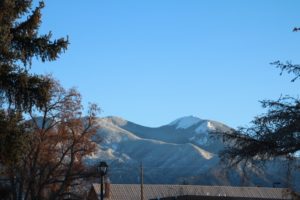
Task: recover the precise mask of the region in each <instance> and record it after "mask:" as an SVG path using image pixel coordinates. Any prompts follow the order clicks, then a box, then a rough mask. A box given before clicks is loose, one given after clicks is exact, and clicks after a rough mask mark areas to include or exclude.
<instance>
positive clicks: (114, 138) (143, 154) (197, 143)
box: [86, 116, 284, 186]
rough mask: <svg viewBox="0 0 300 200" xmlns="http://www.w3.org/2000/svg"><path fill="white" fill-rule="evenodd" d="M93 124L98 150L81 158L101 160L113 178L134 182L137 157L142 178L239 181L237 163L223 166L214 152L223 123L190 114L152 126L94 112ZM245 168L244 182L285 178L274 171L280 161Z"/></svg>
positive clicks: (151, 180)
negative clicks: (264, 166) (265, 166)
mask: <svg viewBox="0 0 300 200" xmlns="http://www.w3.org/2000/svg"><path fill="white" fill-rule="evenodd" d="M98 124H99V125H100V127H101V128H100V129H99V130H98V132H97V134H96V136H95V137H94V141H95V142H97V143H98V145H97V146H98V152H97V153H95V154H94V155H92V156H90V157H89V158H87V159H86V162H87V164H89V165H93V164H96V163H98V162H99V161H100V160H105V161H106V162H107V163H108V164H109V166H110V168H109V171H110V172H109V176H110V178H111V180H112V182H114V183H138V182H139V166H140V163H141V162H143V165H144V181H145V183H172V184H174V183H182V182H189V183H194V184H230V185H240V184H241V183H242V177H243V174H242V171H243V170H241V169H242V168H241V166H240V167H239V168H237V169H233V168H231V169H225V168H223V167H222V165H221V164H220V163H219V157H218V152H219V151H220V150H222V149H223V148H224V144H223V140H222V137H220V135H221V134H222V133H224V132H230V131H232V130H233V129H231V128H230V127H228V126H226V125H224V124H222V123H219V122H216V121H211V120H201V119H199V118H196V117H192V116H189V117H183V118H179V119H177V120H175V121H173V122H171V123H170V124H167V125H164V126H161V127H157V128H149V127H145V126H141V125H138V124H135V123H132V122H130V121H126V120H124V119H122V118H119V117H106V118H99V119H98ZM99 139H100V140H99ZM269 166H275V165H274V163H271V164H269ZM278 166H279V164H278ZM247 171H248V173H249V174H250V177H251V181H252V182H249V184H250V183H251V184H254V185H265V186H268V184H269V185H270V184H272V183H273V182H274V181H276V180H277V179H278V180H280V181H282V182H283V181H284V178H282V177H281V176H279V175H280V174H284V170H283V169H280V168H279V167H276V169H275V168H274V169H273V168H272V170H269V171H267V172H266V173H265V172H264V171H262V172H259V173H257V169H256V168H253V169H251V168H248V169H247ZM275 179H276V180H275Z"/></svg>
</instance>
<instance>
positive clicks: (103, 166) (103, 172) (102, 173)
mask: <svg viewBox="0 0 300 200" xmlns="http://www.w3.org/2000/svg"><path fill="white" fill-rule="evenodd" d="M107 168H108V165H107V164H106V162H100V165H99V166H98V173H100V178H101V189H100V199H101V200H103V178H104V176H105V175H106V173H107Z"/></svg>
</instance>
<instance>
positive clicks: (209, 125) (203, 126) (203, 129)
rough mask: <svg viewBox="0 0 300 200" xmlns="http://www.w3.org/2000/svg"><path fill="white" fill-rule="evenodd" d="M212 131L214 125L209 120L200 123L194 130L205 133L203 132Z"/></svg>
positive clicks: (214, 128) (214, 129)
mask: <svg viewBox="0 0 300 200" xmlns="http://www.w3.org/2000/svg"><path fill="white" fill-rule="evenodd" d="M212 131H216V127H215V126H214V125H213V123H212V122H210V121H207V122H205V123H202V124H201V125H200V126H198V127H197V128H196V130H195V132H196V133H205V134H207V132H212Z"/></svg>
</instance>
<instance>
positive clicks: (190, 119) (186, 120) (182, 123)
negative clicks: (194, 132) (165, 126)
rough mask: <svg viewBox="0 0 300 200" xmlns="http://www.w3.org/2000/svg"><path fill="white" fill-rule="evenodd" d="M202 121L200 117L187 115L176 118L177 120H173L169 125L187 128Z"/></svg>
mask: <svg viewBox="0 0 300 200" xmlns="http://www.w3.org/2000/svg"><path fill="white" fill-rule="evenodd" d="M200 121H201V119H200V118H198V117H194V116H192V115H191V116H186V117H181V118H179V119H176V120H175V121H173V122H171V123H170V124H169V126H176V129H187V128H189V127H191V126H193V125H195V124H197V123H199V122H200Z"/></svg>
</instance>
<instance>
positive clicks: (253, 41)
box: [32, 0, 300, 128]
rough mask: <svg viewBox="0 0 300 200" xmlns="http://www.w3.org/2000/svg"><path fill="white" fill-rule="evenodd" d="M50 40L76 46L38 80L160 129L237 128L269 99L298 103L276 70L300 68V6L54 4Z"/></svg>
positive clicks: (48, 13) (269, 0)
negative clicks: (207, 123)
mask: <svg viewBox="0 0 300 200" xmlns="http://www.w3.org/2000/svg"><path fill="white" fill-rule="evenodd" d="M45 4H46V7H45V8H44V9H43V13H42V14H43V23H42V25H41V33H46V32H48V31H49V30H51V31H52V33H53V36H54V38H55V37H56V38H57V37H62V36H67V35H68V36H69V39H70V46H69V49H68V50H67V51H66V52H65V54H63V55H61V58H60V59H59V60H57V61H55V62H52V63H40V62H34V64H33V67H32V69H33V72H35V73H51V74H53V76H54V77H56V78H57V79H58V80H59V81H60V82H61V83H62V85H63V86H65V87H67V88H70V87H73V86H75V87H76V88H78V90H79V91H80V92H81V94H82V95H83V100H84V104H85V105H87V103H88V102H95V103H98V104H99V106H100V107H101V108H102V109H103V112H102V114H101V115H102V116H108V115H116V116H120V117H123V118H125V119H127V120H130V121H133V122H136V123H139V124H142V125H146V126H152V127H155V126H160V125H164V124H166V123H169V122H171V121H173V120H175V119H176V118H178V117H182V116H187V115H194V116H198V117H200V118H203V119H213V120H217V121H220V122H223V123H225V124H227V125H229V126H232V127H234V128H236V127H237V126H245V125H248V124H249V122H250V121H251V120H252V119H253V117H254V116H256V115H258V114H261V113H262V112H263V111H264V110H263V109H262V108H261V106H260V103H259V100H263V99H277V98H278V97H279V96H280V95H281V94H283V95H284V94H291V95H294V96H297V94H298V89H299V82H295V83H291V82H290V80H291V79H292V76H290V75H286V74H285V75H284V76H279V70H278V69H275V68H274V67H273V66H271V65H270V64H269V63H270V62H272V61H276V60H282V61H292V62H294V63H300V59H299V58H300V57H299V44H300V33H295V32H292V29H293V28H294V27H295V26H300V14H299V8H300V1H297V0H288V1H284V0H251V1H250V0H244V1H242V0H226V1H222V0H218V1H217V0H206V1H205V0H143V1H142V0H118V1H117V0H88V1H66V0H45Z"/></svg>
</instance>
